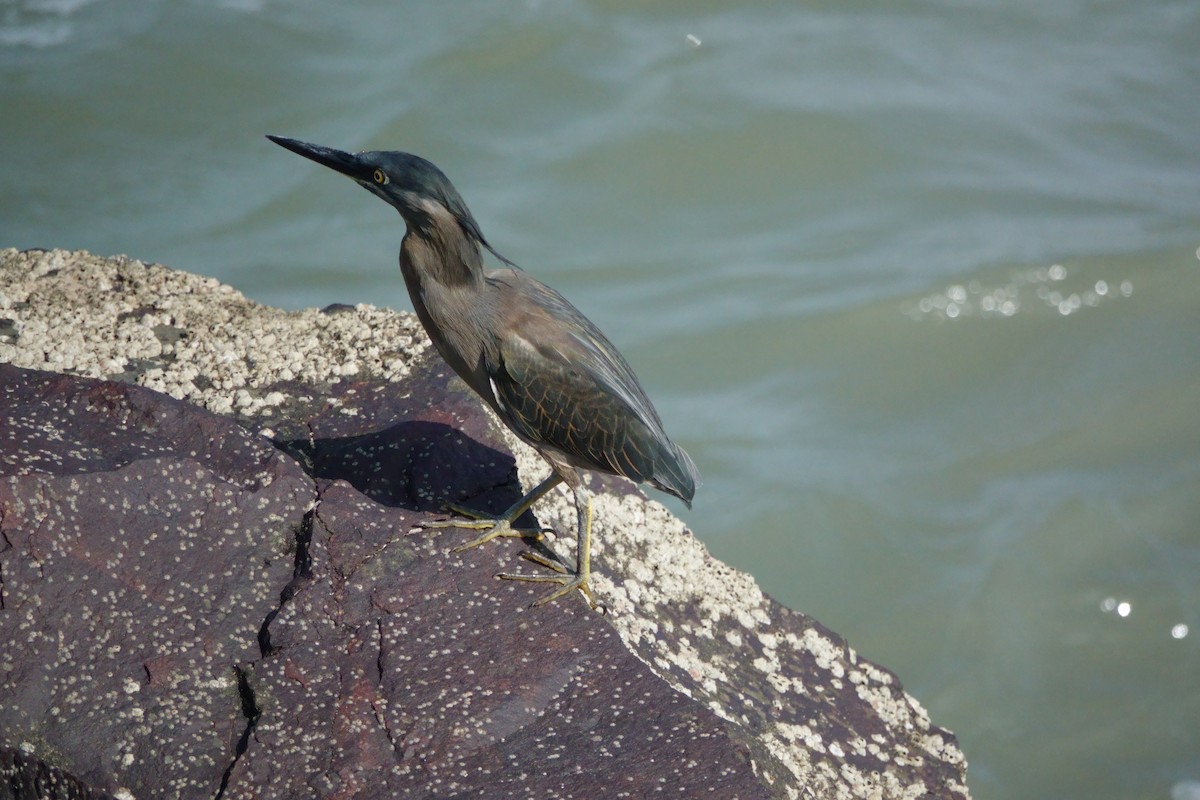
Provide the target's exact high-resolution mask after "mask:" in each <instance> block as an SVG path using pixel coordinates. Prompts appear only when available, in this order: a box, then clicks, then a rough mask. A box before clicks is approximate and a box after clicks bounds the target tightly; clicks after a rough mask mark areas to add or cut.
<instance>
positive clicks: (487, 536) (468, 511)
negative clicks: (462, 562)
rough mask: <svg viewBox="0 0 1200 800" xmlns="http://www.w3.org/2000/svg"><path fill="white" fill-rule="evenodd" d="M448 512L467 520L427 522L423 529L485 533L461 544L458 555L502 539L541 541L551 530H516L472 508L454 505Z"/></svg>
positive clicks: (510, 521) (449, 505) (456, 550)
mask: <svg viewBox="0 0 1200 800" xmlns="http://www.w3.org/2000/svg"><path fill="white" fill-rule="evenodd" d="M446 510H447V511H450V512H451V513H454V514H459V515H461V516H464V517H467V519H465V520H463V519H448V520H442V521H439V522H426V523H425V524H424V525H422V526H421V527H423V528H463V529H465V530H472V531H484V533H483V535H482V536H479V537H478V538H475V539H472V540H471V541H469V542H467V543H466V544H460V545H459V546H458V547H456V548H454V552H456V553H458V552H461V551H463V550H470V549H471V548H472V547H478V546H479V545H481V544H483V543H484V542H490V541H491V540H492V539H502V538H509V539H514V538H521V539H541V538H542V532H543V531H548V530H549V528H514V527H513V526H512V520H510V519H503V518H501V519H495V518H493V517H492V516H491V515H490V514H487V513H485V512H482V511H476V510H475V509H472V508H464V507H463V506H457V505H454V504H452V503H447V504H446Z"/></svg>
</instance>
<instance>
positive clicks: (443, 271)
mask: <svg viewBox="0 0 1200 800" xmlns="http://www.w3.org/2000/svg"><path fill="white" fill-rule="evenodd" d="M400 261H401V264H404V263H405V262H408V263H407V268H409V269H412V270H413V272H414V273H415V274H417V275H420V276H421V279H422V282H425V281H436V282H437V283H440V284H442V285H443V286H472V285H476V284H479V285H482V283H483V255H482V254H481V253H480V251H479V245H477V244H476V243H475V242H474V241H473V240H471V239H470V238H468V237H466V236H463V235H462V234H461V232H455V233H454V234H451V235H443V231H442V230H441V229H440V227H438V226H432V227H431V228H427V229H425V230H418V229H416V228H414V227H411V226H410V227H409V229H408V233H407V234H405V236H404V241H403V243H402V244H401V246H400Z"/></svg>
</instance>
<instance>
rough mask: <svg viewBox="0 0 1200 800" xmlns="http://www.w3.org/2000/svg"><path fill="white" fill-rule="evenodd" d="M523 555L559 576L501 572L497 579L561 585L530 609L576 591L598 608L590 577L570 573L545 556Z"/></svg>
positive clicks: (535, 601) (534, 603) (540, 598)
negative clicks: (589, 582)
mask: <svg viewBox="0 0 1200 800" xmlns="http://www.w3.org/2000/svg"><path fill="white" fill-rule="evenodd" d="M521 555H522V556H523V557H525V558H527V559H528V560H530V561H533V562H536V563H538V564H542V565H543V566H547V567H549V568H550V569H552V570H554V571H555V572H557V573H558V574H557V575H518V574H513V573H509V572H501V573H500V574H499V575H497V576H496V577H497V578H500V579H502V580H506V581H525V582H527V583H557V584H560V586H559V588H557V589H555V590H554V591H553V592H551V593H550V594H548V595H546V596H545V597H539V598H538V599H537V600H534V601H533V603H532V604H530V608H533V607H535V606H544V605H545V604H546V603H549V602H551V601H553V600H557V599H558V598H560V597H562V596H564V595H568V594H570V593H571V592H573V591H575V590H576V589H578V590H579V591H580V592H581V593H582V594H583V596H584V597H586V598H587V601H588V605H589V606H591V607H592V608H593V609H595V608H597V607H598V606H599V605H600V604H599V603H597V602H596V600H595V598H593V597H592V590H591V588H590V587H589V586H588V578H589V577H590V576H588V575H577V574H575V573H573V572H568V571H567V569H566V568H565V567H563V566H562V565H561V564H558V563H556V562H554V561H551V560H550V559H548V558H546V557H545V556H542V555H539V554H538V553H522V554H521Z"/></svg>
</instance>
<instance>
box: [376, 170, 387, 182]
mask: <svg viewBox="0 0 1200 800" xmlns="http://www.w3.org/2000/svg"><path fill="white" fill-rule="evenodd" d="M374 178H375V182H376V183H378V184H379V185H380V186H383V185H384V184H385V183H387V182H388V176H387V173H385V172H384V171H383V170H381V169H377V170H375V175H374Z"/></svg>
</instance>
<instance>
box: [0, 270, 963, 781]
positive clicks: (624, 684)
mask: <svg viewBox="0 0 1200 800" xmlns="http://www.w3.org/2000/svg"><path fill="white" fill-rule="evenodd" d="M0 361H4V362H7V363H5V364H0V411H2V414H3V415H2V416H0V420H4V423H3V424H2V425H0V641H3V642H6V643H10V644H11V645H12V646H6V647H5V648H4V649H3V651H2V654H0V674H3V675H4V680H3V683H2V684H0V775H7V774H8V773H7V772H5V770H12V769H17V770H19V771H21V774H32V773H31V772H30V771H31V770H34V771H36V770H39V769H40V770H43V771H44V770H52V769H53V770H57V771H56V772H54V773H53V774H54V775H56V776H58V775H61V777H59V778H56V780H58V781H59V782H60V783H61V785H63V786H67V785H68V784H69V785H70V786H71V787H73V788H71V789H69V790H64V793H61V794H54V795H46V796H59V797H85V796H88V795H86V794H80V793H79V792H83V791H93V792H95V793H96V794H94V795H92V796H103V795H102V794H101V793H107V794H108V795H111V796H115V797H126V796H127V797H136V798H142V797H156V798H157V797H196V796H215V797H250V796H253V797H309V796H312V797H364V798H367V797H396V796H402V797H428V798H438V797H513V798H518V797H519V798H526V797H539V798H542V797H545V798H551V797H570V796H574V797H585V796H587V797H620V796H628V797H643V796H650V795H652V794H655V795H659V794H665V795H667V796H679V797H693V796H700V795H704V796H714V797H723V798H726V797H728V798H759V797H761V798H768V797H770V798H776V797H778V798H790V797H818V798H840V797H846V798H850V797H864V798H866V797H878V798H892V797H895V798H901V797H945V798H959V797H962V798H965V797H967V796H968V792H967V789H966V786H965V770H966V765H965V762H964V761H963V758H962V754H961V752H960V751H959V750H958V747H957V744H956V742H955V740H954V738H953V736H952V735H951V734H949V733H948V732H946V731H944V730H942V729H940V728H938V727H936V726H934V725H933V724H932V723H931V722H930V720H929V719H928V716H927V715H926V714H925V712H924V710H923V709H922V708H921V707H920V705H919V704H918V703H917V702H916V701H915V700H914V699H913V698H911V697H910V696H909V695H907V694H906V693H905V692H904V691H903V689H902V688H901V687H900V685H899V683H898V682H897V681H896V679H895V678H894V676H892V675H891V674H890V673H889V672H887V671H886V670H884V669H882V668H880V667H877V666H875V665H873V664H871V663H870V662H867V661H866V660H865V659H861V658H859V657H858V656H857V655H856V654H855V653H854V651H853V650H852V649H850V648H849V647H848V646H847V644H846V643H845V642H844V641H843V640H842V639H841V638H840V637H838V636H837V635H836V634H834V633H832V632H830V631H828V630H826V629H825V628H823V627H821V626H820V625H819V624H818V623H817V622H815V621H814V620H812V619H809V618H808V617H805V616H804V615H802V614H799V613H796V612H793V611H790V610H788V609H786V608H783V607H782V606H780V605H779V604H778V603H776V602H774V601H773V600H771V599H770V598H768V597H766V596H764V595H763V594H762V592H761V591H760V590H759V589H758V587H757V586H756V585H755V584H754V582H753V580H752V579H751V578H750V577H749V576H746V575H744V574H742V573H738V572H737V571H735V570H733V569H731V568H729V567H727V566H725V565H723V564H720V563H719V562H717V561H715V560H713V559H712V558H711V557H710V556H708V554H707V553H706V552H705V551H704V549H703V547H702V546H701V545H700V544H699V543H698V542H697V541H696V540H695V539H694V538H693V537H692V535H691V533H690V532H688V531H687V530H685V528H684V527H683V525H682V523H681V522H680V521H679V520H678V519H676V518H674V517H673V516H671V515H670V514H669V513H667V512H666V510H665V509H664V508H663V507H662V506H660V505H659V504H657V503H655V502H652V501H648V500H647V499H646V498H645V497H644V496H643V495H642V494H641V493H640V492H639V491H637V490H636V489H634V488H633V487H632V486H630V485H629V484H628V483H627V482H624V481H619V480H617V479H612V480H602V479H600V478H598V477H596V476H593V477H592V480H593V488H594V489H597V490H602V491H604V492H605V493H604V494H603V495H600V496H598V497H597V502H596V516H595V523H594V524H595V531H596V533H595V536H594V544H593V547H594V552H593V567H594V569H595V570H596V571H597V572H596V574H595V576H594V581H595V584H594V590H595V592H596V595H597V597H598V598H599V599H600V600H601V601H602V602H604V603H605V604H606V605H607V607H608V609H609V613H608V614H607V616H602V615H600V614H598V613H595V612H592V611H590V610H589V609H588V607H587V605H586V603H584V602H583V601H582V600H581V599H579V598H565V599H564V600H560V601H558V602H556V603H554V604H552V605H551V606H549V607H542V608H538V609H530V608H528V606H529V603H530V601H531V600H532V599H534V598H535V597H537V596H538V591H539V589H538V587H537V586H534V585H527V584H520V583H510V582H503V581H499V580H496V579H495V578H494V575H495V573H496V572H499V571H501V570H502V569H506V568H510V567H512V566H513V565H514V564H516V563H519V562H518V560H517V554H518V553H519V552H520V550H521V549H522V548H523V547H524V546H525V545H524V544H522V543H521V542H518V541H512V540H505V541H498V542H494V543H489V544H488V545H486V546H484V547H481V548H476V549H473V550H469V551H466V552H463V553H456V552H453V551H451V550H450V548H451V547H452V546H453V545H454V544H456V543H461V542H462V541H464V540H466V539H467V538H469V534H468V533H467V532H463V531H457V530H454V529H450V530H442V531H428V530H422V529H421V527H420V526H421V525H422V524H423V523H425V522H428V521H429V520H430V519H433V518H435V517H436V518H440V516H439V515H437V509H438V508H440V506H441V504H442V503H443V502H444V501H446V500H454V501H464V500H466V501H469V502H470V503H471V504H474V505H477V506H482V507H484V508H486V509H491V510H499V509H501V508H503V507H505V506H507V505H508V504H510V503H511V502H512V501H513V500H515V499H516V498H517V497H518V496H519V493H520V491H521V490H522V487H523V486H524V487H529V486H532V485H533V484H534V483H536V482H537V481H538V480H540V479H541V478H542V477H544V475H545V474H546V471H545V467H544V465H542V464H541V463H540V462H539V460H538V459H537V458H536V456H535V455H534V454H533V453H532V451H530V450H529V448H527V447H525V446H524V445H521V444H520V443H517V442H515V441H514V440H513V439H512V437H511V436H510V435H508V434H507V432H506V431H505V430H503V429H502V428H501V427H500V426H499V425H498V424H497V423H496V422H495V420H494V418H492V417H491V416H490V414H489V413H488V412H487V411H486V409H485V408H484V406H483V405H482V403H480V402H479V401H478V400H477V399H476V398H475V397H474V396H473V395H472V394H471V393H470V392H469V391H468V390H467V389H466V387H465V386H464V385H463V384H462V383H461V382H460V381H458V379H457V378H455V377H454V376H452V375H451V374H449V372H448V370H447V368H445V367H444V366H443V365H442V364H441V363H440V361H438V360H437V357H436V355H433V354H432V352H431V350H430V349H429V348H428V342H427V340H426V339H425V338H424V335H423V333H422V332H421V331H420V329H419V327H418V326H417V324H416V323H415V321H414V320H413V319H412V318H411V315H399V314H394V313H391V312H385V311H380V310H377V309H373V308H370V307H368V306H359V307H355V308H352V309H347V308H345V307H342V308H338V309H329V310H328V311H327V312H325V313H322V312H317V311H312V310H310V311H304V312H296V313H285V312H281V311H277V310H274V309H269V308H265V307H263V306H259V305H256V304H253V303H251V302H249V301H247V300H245V299H244V298H242V297H241V296H240V295H238V294H237V293H236V292H234V291H233V290H232V289H229V288H227V287H224V286H221V285H220V284H218V283H216V282H215V281H212V280H210V279H205V278H200V277H197V276H192V275H188V274H186V273H179V272H174V271H172V270H168V269H166V268H164V267H160V266H155V265H145V264H141V263H140V262H137V261H132V260H129V259H123V258H115V259H100V258H96V257H94V256H90V255H88V254H85V253H68V252H63V251H49V252H27V253H18V252H17V251H14V250H4V251H0ZM32 368H36V369H32ZM45 369H52V370H54V372H46V371H39V370H45ZM67 373H70V374H67ZM168 394H170V395H173V396H174V397H177V398H181V399H173V397H168V396H166V395H168ZM514 456H515V457H514ZM535 511H536V512H537V521H540V522H541V523H542V524H545V525H549V526H551V527H553V528H554V529H555V530H557V531H560V532H562V533H563V534H566V535H560V536H559V537H557V538H556V539H551V540H549V541H548V542H547V543H546V545H547V546H550V547H553V548H554V549H557V550H560V551H563V552H562V555H563V556H564V557H566V556H567V555H569V553H568V552H567V549H568V548H567V546H568V544H569V543H570V542H571V541H572V540H573V535H572V532H573V525H574V513H573V510H572V508H571V505H570V501H569V498H568V497H566V496H564V495H562V494H560V493H558V492H554V493H552V494H551V496H550V498H548V499H547V500H546V501H544V503H542V504H539V506H538V507H537V508H536V509H535ZM525 522H526V523H527V524H528V525H530V526H533V525H534V524H535V520H534V519H533V517H532V516H529V517H528V518H527V519H526V520H525ZM536 546H540V545H536ZM5 754H9V755H5ZM5 759H10V760H5ZM18 761H19V764H18ZM10 764H17V766H16V767H13V766H10ZM49 765H53V767H51V766H49ZM68 773H69V774H68ZM46 774H50V773H46ZM6 780H7V778H6ZM71 781H78V783H71ZM27 785H30V784H29V782H28V780H26V782H25V783H12V782H9V783H4V784H0V798H5V797H17V796H26V795H20V794H17V793H16V792H17V791H18V790H16V789H10V788H8V787H9V786H27ZM6 792H7V794H6ZM69 792H76V793H75V794H70V793H69Z"/></svg>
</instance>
